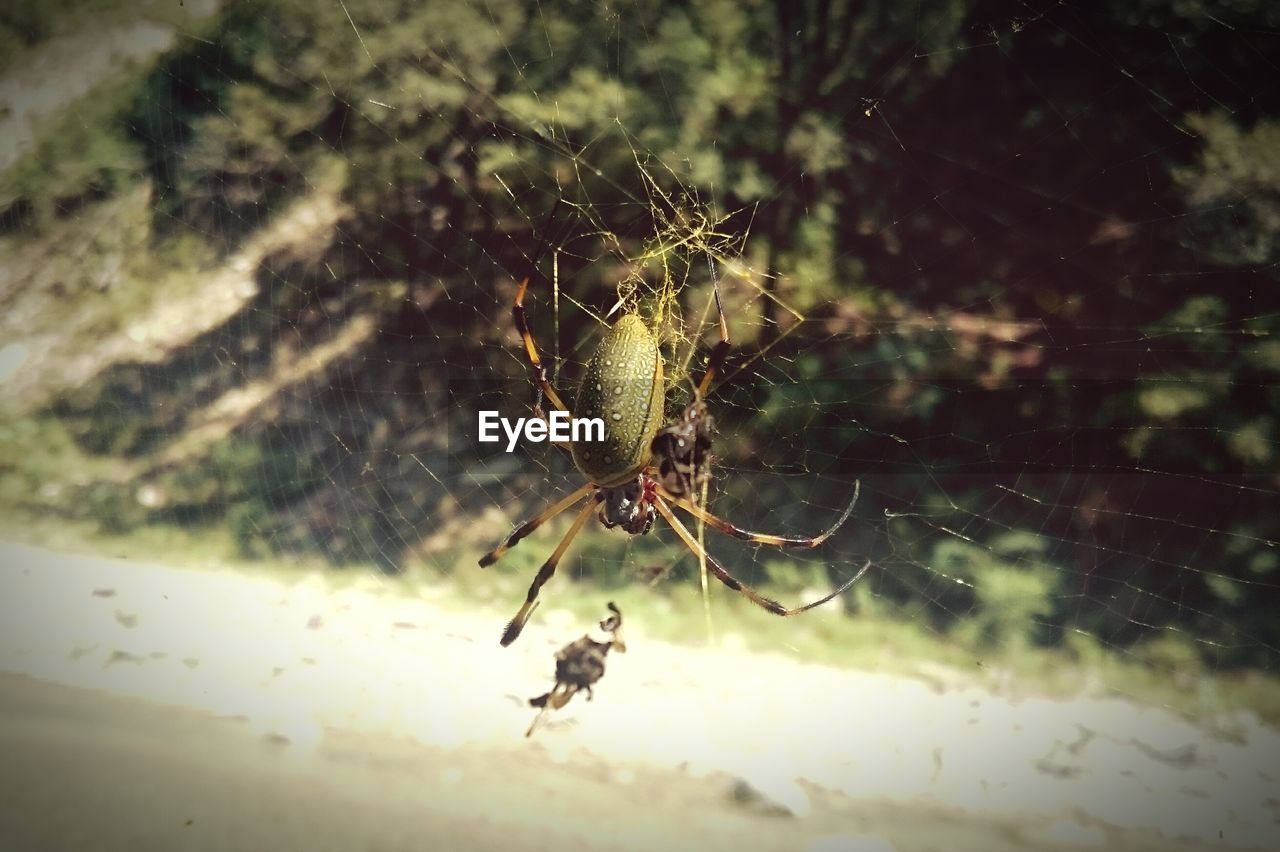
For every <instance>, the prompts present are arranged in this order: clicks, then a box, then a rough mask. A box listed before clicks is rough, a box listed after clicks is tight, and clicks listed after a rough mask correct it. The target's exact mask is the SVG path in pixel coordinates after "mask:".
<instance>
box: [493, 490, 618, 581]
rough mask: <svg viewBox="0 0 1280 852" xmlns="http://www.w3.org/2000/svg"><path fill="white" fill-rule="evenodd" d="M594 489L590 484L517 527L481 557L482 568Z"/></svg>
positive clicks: (499, 557) (495, 560) (496, 559)
mask: <svg viewBox="0 0 1280 852" xmlns="http://www.w3.org/2000/svg"><path fill="white" fill-rule="evenodd" d="M592 488H595V486H594V485H592V484H591V483H589V482H588V483H587V484H586V485H584V486H582V487H581V488H579V489H578V490H577V491H574V492H573V493H572V494H570V495H569V496H568V497H565V498H564V499H563V500H560V501H558V502H556V503H553V504H552V505H550V506H548V507H547V508H546V509H543V510H542V512H540V513H539V514H537V515H535V516H533V517H532V518H530V519H529V520H527V521H525V522H524V523H523V524H521V525H520V526H518V527H516V529H515V531H514V532H513V533H511V535H509V536H507V540H506V541H504V542H503V543H502V544H500V545H498V546H497V547H495V548H494V549H493V550H490V551H489V552H488V553H486V554H485V555H484V556H481V557H480V567H481V568H488V567H489V566H490V565H492V564H493V563H495V562H497V561H498V560H499V559H501V558H502V555H503V554H504V553H506V552H507V551H508V550H510V549H511V548H513V547H515V546H516V545H517V544H519V543H520V540H521V539H523V538H524V537H525V536H527V535H529V534H530V533H532V532H533V531H534V530H536V529H537V528H538V527H540V526H542V525H543V524H545V523H546V522H547V521H549V520H551V519H552V518H554V517H555V516H556V515H558V514H560V513H561V512H563V511H564V510H565V509H568V508H569V507H570V506H572V505H573V504H574V503H577V502H578V501H579V500H581V499H582V498H583V497H586V496H587V492H588V491H590V490H591V489H592ZM592 505H595V504H594V503H593V504H592Z"/></svg>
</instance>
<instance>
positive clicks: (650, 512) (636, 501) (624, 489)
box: [600, 473, 658, 535]
mask: <svg viewBox="0 0 1280 852" xmlns="http://www.w3.org/2000/svg"><path fill="white" fill-rule="evenodd" d="M603 490H604V500H603V501H601V503H600V523H602V524H604V525H605V526H606V527H608V528H609V529H613V528H614V527H622V528H623V529H624V530H626V531H627V532H629V533H631V534H632V535H645V534H646V533H648V532H649V530H651V529H653V522H654V521H655V520H657V518H658V510H657V509H656V508H654V506H655V500H654V497H656V496H657V493H658V487H657V483H656V482H654V481H653V479H652V478H651V477H650V476H649V475H648V474H645V473H642V474H640V475H639V476H637V477H636V478H635V479H633V480H631V481H630V482H628V483H627V484H626V485H619V486H618V487H617V488H605V489H603Z"/></svg>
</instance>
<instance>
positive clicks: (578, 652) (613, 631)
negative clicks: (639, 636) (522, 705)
mask: <svg viewBox="0 0 1280 852" xmlns="http://www.w3.org/2000/svg"><path fill="white" fill-rule="evenodd" d="M608 606H609V612H610V615H609V616H607V617H606V618H605V619H604V621H601V622H600V629H601V630H603V631H604V632H605V633H606V634H608V636H609V638H608V639H606V640H605V641H603V642H601V641H597V640H595V639H592V638H591V636H590V634H588V635H585V636H583V637H582V638H581V639H578V640H576V641H573V642H570V643H569V644H568V645H565V646H564V647H563V648H561V649H560V650H559V651H557V652H556V685H555V686H553V687H551V691H550V692H548V693H546V694H544V695H539V696H538V697H537V698H530V699H529V706H530V707H538V708H540V710H539V712H538V715H537V716H535V717H534V719H533V723H532V724H530V725H529V730H527V731H525V734H524V735H525V736H526V737H530V736H533V732H534V730H535V729H536V728H537V727H538V723H539V722H541V721H542V717H543V716H545V715H546V714H547V711H548V710H559V709H560V708H561V707H563V706H565V705H566V704H568V703H569V699H570V698H573V696H575V695H577V694H578V692H579V691H583V690H585V691H586V693H587V700H588V701H590V700H592V698H594V697H595V695H594V693H592V691H591V687H592V686H594V685H595V684H596V683H597V682H598V681H599V680H600V678H602V677H604V658H605V657H606V656H608V654H609V652H610V651H611V650H615V649H616V650H617V652H618V653H619V654H623V653H626V650H627V645H626V643H625V642H623V641H622V637H621V635H620V632H621V630H622V612H621V611H620V610H619V609H618V607H616V606H615V605H614V603H613V601H610V602H609V604H608Z"/></svg>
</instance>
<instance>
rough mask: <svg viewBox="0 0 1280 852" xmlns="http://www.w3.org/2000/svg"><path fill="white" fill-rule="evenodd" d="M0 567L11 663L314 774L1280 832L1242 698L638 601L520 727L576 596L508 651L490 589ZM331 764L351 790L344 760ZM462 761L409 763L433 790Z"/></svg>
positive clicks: (1092, 837) (1070, 833)
mask: <svg viewBox="0 0 1280 852" xmlns="http://www.w3.org/2000/svg"><path fill="white" fill-rule="evenodd" d="M2 561H3V566H4V567H3V569H2V573H0V601H3V603H2V604H0V606H2V607H3V610H4V612H3V628H0V630H2V633H0V649H2V650H0V669H3V670H5V671H9V672H13V673H17V674H21V675H26V676H29V677H33V678H37V679H39V680H40V681H44V682H48V683H52V684H60V685H63V686H68V687H75V688H88V689H95V690H102V691H104V692H106V693H111V694H114V695H117V696H129V697H132V698H136V699H146V700H147V701H148V702H160V703H162V704H165V705H177V706H182V707H186V708H194V709H197V710H200V711H206V712H209V713H212V714H215V715H216V716H219V717H230V718H233V719H237V720H239V725H240V726H241V728H242V729H243V730H244V731H245V732H247V733H248V734H249V735H250V736H251V738H254V739H256V740H258V741H261V742H265V743H268V744H270V745H271V746H272V749H273V751H272V752H271V757H270V760H271V761H274V762H275V763H277V764H279V765H281V766H284V765H289V766H293V767H294V769H292V770H290V771H293V772H299V773H302V774H303V775H308V774H309V773H311V772H312V771H313V769H314V770H315V771H319V769H318V768H319V767H320V766H321V765H322V764H324V765H327V764H325V762H326V761H331V760H332V759H333V750H334V748H335V747H337V746H336V745H335V744H338V743H340V742H342V741H343V738H344V737H351V736H356V737H361V736H371V737H377V738H387V737H389V738H392V740H393V741H396V742H402V743H404V744H405V747H406V748H408V749H409V751H407V752H405V754H406V755H412V754H416V753H417V752H415V751H413V749H415V748H418V747H422V748H427V749H435V750H437V751H436V752H434V753H435V754H438V755H454V754H459V755H471V754H472V753H473V752H474V751H475V750H485V751H490V750H491V751H493V754H494V760H497V761H498V762H499V763H500V762H502V761H504V760H507V759H508V758H510V759H514V760H519V761H533V762H534V763H535V764H537V765H539V766H542V767H544V769H543V770H542V771H546V772H550V773H555V772H556V771H557V770H556V767H558V766H564V765H571V766H573V767H576V769H574V771H575V772H576V771H578V770H580V769H582V768H583V767H584V766H586V767H591V770H592V772H594V773H595V775H593V778H594V780H593V781H591V784H595V785H604V786H605V787H608V788H614V787H618V786H621V787H626V786H627V785H629V784H633V783H635V779H636V778H637V777H638V776H637V773H640V774H645V773H650V774H652V773H657V774H658V777H661V774H662V773H670V772H678V773H679V775H680V777H681V778H682V779H683V781H682V783H695V784H696V785H699V786H700V788H701V789H705V790H718V791H720V792H721V793H723V796H720V797H717V796H713V797H712V798H713V800H714V801H716V802H717V803H718V805H722V806H724V807H726V808H728V807H731V805H730V804H729V801H728V791H729V786H728V785H729V782H728V780H727V779H732V778H739V779H743V780H745V781H747V782H748V783H750V784H751V785H752V786H754V787H755V788H757V789H758V790H761V791H763V792H764V793H766V794H767V795H768V796H769V797H770V800H771V801H774V802H775V803H777V804H780V805H782V806H784V807H789V808H790V809H791V810H792V811H794V812H795V813H797V814H799V815H801V816H802V817H804V818H812V819H813V820H815V822H813V823H811V824H810V829H811V828H813V827H814V826H816V825H822V826H823V827H829V825H830V822H831V819H832V816H831V814H830V813H828V812H827V809H826V808H825V807H824V806H823V805H822V802H823V801H824V800H823V798H822V797H823V796H826V795H839V796H842V797H845V798H847V799H849V800H851V801H855V802H857V801H861V802H888V803H898V804H904V803H906V804H910V803H917V804H921V805H928V806H930V807H943V808H945V809H955V812H957V813H966V814H970V815H973V816H974V817H980V818H983V819H995V820H997V821H1000V820H1009V821H1012V822H1013V823H1014V824H1021V825H1024V826H1025V829H1026V832H1029V833H1027V834H1026V835H1025V837H1024V840H1026V841H1027V842H1031V841H1032V840H1033V839H1034V838H1039V840H1038V841H1036V842H1037V843H1039V842H1041V841H1044V842H1049V841H1050V840H1053V839H1055V838H1056V839H1057V840H1064V839H1065V840H1068V841H1070V842H1096V843H1101V842H1103V841H1104V840H1106V839H1107V838H1111V840H1110V841H1108V842H1115V841H1120V842H1129V843H1137V844H1139V845H1141V842H1143V841H1142V839H1143V838H1147V839H1148V840H1151V839H1152V838H1158V837H1163V838H1165V840H1166V841H1168V840H1174V839H1188V840H1195V841H1199V842H1205V843H1216V842H1217V841H1218V840H1219V833H1221V835H1222V839H1223V840H1225V841H1226V842H1227V843H1228V844H1230V845H1240V846H1256V847H1267V846H1269V845H1272V842H1273V841H1274V840H1275V839H1276V837H1277V836H1278V835H1277V823H1276V819H1277V814H1276V801H1277V800H1278V798H1277V793H1278V792H1280V790H1278V784H1277V781H1276V779H1275V777H1274V775H1273V774H1272V773H1273V771H1274V770H1273V768H1272V767H1274V766H1276V765H1280V734H1277V732H1276V731H1275V730H1274V729H1272V728H1268V727H1266V726H1265V725H1263V724H1262V723H1261V722H1259V721H1258V719H1257V717H1256V716H1254V715H1251V714H1249V713H1247V712H1242V713H1239V714H1237V715H1236V717H1235V719H1234V727H1233V728H1232V730H1231V731H1230V732H1229V733H1218V734H1216V735H1211V734H1210V733H1209V732H1207V731H1206V729H1205V728H1203V727H1200V726H1197V725H1196V724H1193V723H1192V722H1189V721H1186V720H1184V719H1182V718H1180V717H1178V716H1176V715H1175V714H1173V713H1172V712H1170V711H1168V710H1165V709H1161V708H1152V707H1143V706H1141V705H1140V704H1138V703H1135V702H1132V701H1127V700H1119V699H1115V698H1106V697H1089V696H1086V695H1080V696H1076V697H1071V698H1063V697H1057V698H1040V697H1033V696H1032V695H1027V694H1025V693H1023V692H1022V691H1021V690H1008V691H1006V692H1005V693H1004V694H997V693H995V692H993V691H991V690H990V689H989V688H987V687H984V686H977V685H975V684H973V683H971V682H966V679H965V678H964V677H963V676H962V674H961V673H960V672H958V671H951V670H948V669H944V668H941V667H938V668H937V669H936V671H935V673H934V675H933V676H932V677H930V678H921V677H908V676H902V675H891V674H871V673H864V672H861V671H858V670H851V669H841V668H833V667H829V666H825V665H818V664H806V663H803V662H798V661H796V660H794V659H790V658H787V657H783V656H780V655H759V654H752V653H748V652H745V651H742V650H732V649H729V648H724V647H722V648H714V649H712V648H695V647H688V646H680V645H672V644H668V643H665V642H661V641H658V640H656V639H653V638H651V637H650V636H649V635H647V631H646V629H645V624H644V622H643V620H642V619H640V618H635V617H633V618H632V619H630V620H628V621H627V623H626V627H627V630H628V632H627V641H628V652H627V654H625V655H614V656H613V657H611V658H610V660H609V669H608V672H607V674H606V677H605V679H604V680H603V681H602V682H601V683H600V684H599V686H598V689H597V696H596V699H595V701H594V702H591V703H588V702H585V701H582V700H581V699H579V700H576V701H575V702H573V703H571V704H570V706H569V707H568V708H566V710H565V711H563V712H562V713H560V714H559V715H558V716H557V717H556V718H555V719H553V720H552V722H551V724H549V725H547V727H546V728H545V729H543V730H541V731H540V732H539V733H538V734H537V735H536V736H535V738H533V739H531V740H526V739H525V738H524V732H525V730H526V728H527V726H528V723H529V721H530V719H531V718H532V712H533V711H532V710H531V709H530V708H529V707H527V706H526V705H525V700H526V699H527V698H528V697H529V696H532V695H535V694H538V693H540V692H542V691H545V689H546V688H547V687H549V686H550V675H551V671H552V667H553V663H552V654H553V653H554V651H555V650H556V649H557V648H559V647H560V646H561V645H563V644H565V643H566V642H567V641H569V640H571V639H573V638H575V637H576V636H577V635H580V634H581V633H582V632H584V630H585V628H586V627H587V626H588V625H587V623H586V622H585V621H583V620H579V619H577V618H576V617H575V616H574V615H572V613H570V612H569V611H567V610H560V611H556V610H552V611H550V612H548V613H545V614H542V613H540V615H541V616H542V617H540V618H539V619H537V620H536V621H535V623H534V624H533V625H531V627H530V628H529V630H528V632H527V633H526V635H525V636H523V637H522V638H521V640H520V641H519V642H518V643H517V644H516V645H515V646H513V647H511V648H508V649H503V648H501V647H499V645H498V644H497V641H496V637H497V634H498V631H499V629H500V626H501V622H502V618H501V617H500V616H498V615H497V614H496V611H494V612H489V611H488V610H490V609H491V608H490V607H485V608H483V609H481V610H479V611H477V612H460V611H457V610H456V609H454V608H446V607H443V606H441V605H439V603H438V602H436V601H433V600H431V597H432V596H433V594H434V596H436V597H439V596H440V595H441V593H439V592H436V593H432V592H431V591H430V590H429V588H427V587H423V588H419V589H418V590H417V591H416V592H415V593H412V594H405V593H404V590H403V589H402V588H398V587H394V586H391V585H387V584H383V583H381V582H379V581H378V580H377V578H376V577H374V576H372V575H364V577H363V579H361V580H358V581H357V582H346V583H344V584H341V585H335V584H334V583H333V582H331V581H329V580H327V579H326V578H325V577H324V576H322V575H318V574H310V575H307V574H299V575H293V576H288V577H287V578H278V577H277V578H273V577H267V576H261V575H259V576H250V575H247V574H245V573H243V572H239V571H234V570H212V571H211V570H194V569H174V568H167V567H161V566H155V565H146V564H139V563H137V562H134V561H114V560H107V559H97V558H86V557H77V556H69V555H60V554H54V553H51V552H48V551H42V550H37V549H30V548H27V547H21V546H16V545H8V546H5V548H4V551H3V560H2ZM813 616H814V618H816V619H823V618H838V617H839V616H838V615H837V614H834V613H828V614H823V613H821V612H816V613H814V614H813ZM1018 696H1021V697H1018ZM86 721H88V720H86ZM104 730H105V729H104ZM73 731H74V732H75V735H76V736H81V737H85V738H87V739H89V740H92V739H93V736H92V733H91V732H90V731H86V730H84V729H83V728H81V729H79V730H76V729H75V727H74V726H71V727H69V728H68V733H69V735H70V733H71V732H73ZM381 741H382V740H381V739H379V742H381ZM173 748H177V749H182V748H183V746H181V744H178V743H174V744H173ZM345 748H347V750H348V755H349V756H350V748H351V744H350V742H349V741H348V744H347V745H346V746H345ZM370 748H372V746H370ZM379 748H381V746H379ZM358 750H359V748H357V751H358ZM395 753H396V749H395V748H391V749H390V751H389V754H390V755H392V756H394V754H395ZM405 759H410V758H409V757H406V758H405ZM468 759H469V758H468ZM317 761H319V762H317ZM308 767H311V768H308ZM65 771H66V772H68V773H71V774H72V775H74V774H75V773H76V772H77V771H78V769H77V766H76V765H75V764H74V762H73V763H72V764H71V765H69V766H68V767H66V768H65ZM86 771H87V770H86ZM323 774H324V776H325V777H326V778H327V781H326V783H332V784H337V785H338V786H341V783H342V782H341V777H342V776H341V773H338V774H337V775H334V774H333V770H332V769H331V768H330V769H326V770H324V773H323ZM452 777H453V776H452V775H448V776H439V777H426V778H417V779H416V780H417V782H418V783H420V784H421V789H422V790H427V789H433V788H434V786H435V785H437V784H440V783H443V781H447V780H448V778H452ZM645 777H650V775H645ZM442 779H443V780H442ZM455 780H456V779H455ZM308 783H310V782H308ZM473 792H476V794H477V795H479V791H473ZM717 795H718V794H717ZM815 802H817V803H818V804H816V805H815ZM478 807H479V808H480V811H479V812H483V810H484V806H483V805H482V804H480V805H478ZM811 813H812V814H813V816H812V817H810V815H811ZM633 816H634V814H633ZM836 822H838V820H836ZM850 825H852V823H850ZM806 831H808V829H807V830H806ZM1037 832H1040V833H1039V834H1037ZM1044 832H1050V834H1044ZM1015 835H1016V832H1015ZM885 836H887V837H890V838H893V837H894V834H893V832H892V831H889V833H888V834H887V835H885ZM1073 838H1074V839H1073ZM899 839H901V838H899ZM904 842H905V841H904ZM909 846H910V843H909V842H906V845H904V846H903V848H908V847H909Z"/></svg>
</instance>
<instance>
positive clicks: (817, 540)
mask: <svg viewBox="0 0 1280 852" xmlns="http://www.w3.org/2000/svg"><path fill="white" fill-rule="evenodd" d="M861 488H862V484H861V482H855V483H854V485H853V498H852V499H850V500H849V505H848V506H846V507H845V510H844V513H843V514H841V515H840V517H839V518H838V519H837V520H836V522H835V523H834V524H832V525H831V526H830V527H829V528H828V529H827V531H826V532H824V533H822V534H821V535H817V536H814V537H813V538H791V537H788V536H781V535H771V534H769V533H760V532H752V531H751V530H744V529H742V528H741V527H737V526H734V525H733V524H731V523H730V522H728V521H726V520H725V519H724V518H721V517H717V516H716V515H713V514H712V513H710V512H708V511H707V510H706V509H704V508H702V507H701V506H699V505H698V504H697V503H694V502H693V501H691V500H689V499H688V498H687V497H679V496H676V495H675V494H671V493H670V492H668V491H667V490H666V489H665V488H663V487H662V486H661V484H659V485H658V493H659V494H661V495H662V496H663V497H665V498H666V499H667V500H668V501H670V502H671V503H673V504H674V505H676V506H679V507H680V508H681V509H684V510H685V511H686V512H688V513H689V514H690V515H693V516H694V517H695V518H697V519H698V520H700V521H702V522H703V523H706V524H709V525H710V526H711V527H712V528H714V529H717V530H719V531H720V532H722V533H724V534H725V535H729V536H733V537H734V538H736V539H740V540H742V541H750V542H754V543H755V544H767V545H769V546H771V547H798V548H805V549H812V548H815V547H818V546H819V545H821V544H822V543H823V542H824V541H826V540H827V539H829V538H831V536H832V534H833V533H835V531H836V530H838V529H840V527H842V526H844V522H845V521H847V520H849V515H851V514H852V513H853V507H854V504H856V503H857V502H858V492H859V491H860V490H861Z"/></svg>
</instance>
